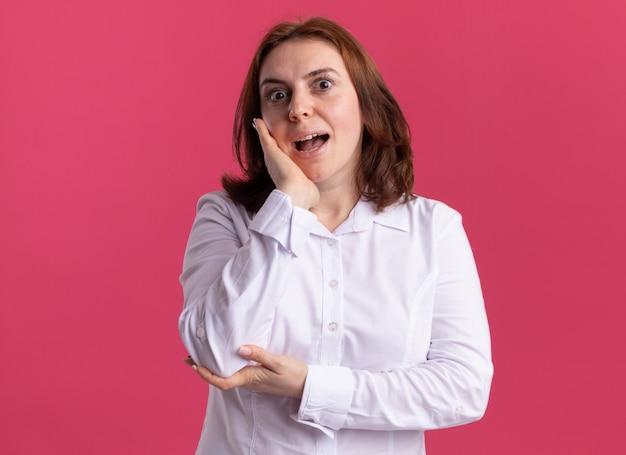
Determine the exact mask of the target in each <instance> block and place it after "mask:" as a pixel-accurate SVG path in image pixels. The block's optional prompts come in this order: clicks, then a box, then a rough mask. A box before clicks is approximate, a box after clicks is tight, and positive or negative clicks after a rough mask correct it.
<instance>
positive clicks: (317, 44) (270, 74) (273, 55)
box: [259, 39, 347, 81]
mask: <svg viewBox="0 0 626 455" xmlns="http://www.w3.org/2000/svg"><path fill="white" fill-rule="evenodd" d="M320 68H332V69H333V70H335V71H336V72H338V73H340V74H346V73H347V70H346V67H345V64H344V62H343V58H342V57H341V54H340V53H339V51H338V50H337V49H336V48H335V46H333V45H332V44H330V43H328V42H326V41H322V40H317V39H295V40H289V41H285V42H284V43H281V44H279V45H278V46H276V47H275V48H274V49H272V50H271V51H270V52H269V53H268V54H267V56H266V57H265V59H264V60H263V63H262V64H261V69H260V72H259V81H262V80H263V79H265V78H279V79H282V78H297V77H302V76H304V75H306V74H309V73H310V72H312V71H315V70H318V69H320Z"/></svg>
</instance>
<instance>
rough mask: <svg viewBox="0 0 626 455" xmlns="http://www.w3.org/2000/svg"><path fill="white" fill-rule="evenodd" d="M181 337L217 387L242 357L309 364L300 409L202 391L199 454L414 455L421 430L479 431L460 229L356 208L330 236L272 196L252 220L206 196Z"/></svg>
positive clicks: (221, 197)
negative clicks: (255, 351) (242, 351)
mask: <svg viewBox="0 0 626 455" xmlns="http://www.w3.org/2000/svg"><path fill="white" fill-rule="evenodd" d="M181 283H182V285H183V290H184V295H185V303H184V309H183V312H182V314H181V316H180V320H179V329H180V334H181V337H182V340H183V343H184V344H185V346H186V348H187V350H188V351H189V353H190V355H191V357H192V358H193V359H194V361H195V362H196V363H198V364H201V365H204V366H206V367H207V368H209V369H210V370H211V371H213V372H214V373H216V374H218V375H220V376H224V377H226V376H230V375H232V374H233V373H235V372H236V371H238V370H239V369H241V368H243V367H244V366H245V365H246V364H247V361H246V360H245V359H243V358H242V357H240V356H238V355H237V349H238V348H239V347H240V346H241V345H243V344H257V345H260V346H262V347H264V348H266V349H267V350H269V351H270V352H274V353H277V354H286V355H290V356H293V357H296V358H298V359H300V360H302V361H303V362H305V363H307V364H308V367H309V372H308V376H307V379H306V382H305V388H304V394H303V397H302V400H297V399H293V398H288V397H282V396H276V395H269V394H264V393H260V392H253V391H250V390H247V389H244V388H239V389H234V390H229V391H221V390H219V389H217V388H211V389H210V393H209V403H208V406H207V415H206V419H205V422H204V426H203V430H202V436H201V439H200V443H199V446H198V451H197V453H198V454H218V455H222V454H223V455H237V454H262V455H280V454H289V455H293V454H341V455H347V454H355V455H357V454H358V455H367V454H395V455H397V454H412V455H415V454H423V453H425V451H424V430H428V429H434V428H443V427H449V426H453V425H460V424H463V423H467V422H471V421H473V420H476V419H478V418H480V417H481V416H482V415H483V413H484V411H485V407H486V403H487V399H488V395H489V388H490V383H491V377H492V373H493V368H492V364H491V355H490V338H489V329H488V325H487V318H486V315H485V310H484V305H483V298H482V292H481V287H480V282H479V279H478V274H477V272H476V267H475V264H474V259H473V255H472V251H471V249H470V246H469V243H468V241H467V238H466V235H465V232H464V230H463V227H462V224H461V216H460V215H459V214H458V213H457V212H455V211H454V210H452V209H451V208H449V207H448V206H446V205H445V204H442V203H440V202H436V201H433V200H429V199H425V198H421V197H419V198H416V199H415V200H412V201H410V202H408V203H406V204H399V205H394V206H391V207H388V208H387V209H385V210H384V211H383V212H381V213H376V211H375V208H374V205H373V204H372V203H370V202H366V201H359V202H358V203H357V205H356V206H355V207H354V209H353V210H352V212H351V214H350V215H349V217H348V219H347V220H346V221H345V222H343V223H342V224H341V225H340V226H339V227H337V229H336V230H335V231H334V232H332V233H331V232H329V231H328V230H327V229H326V228H325V227H324V226H323V225H322V224H321V223H319V222H318V220H317V218H316V217H315V215H314V214H313V213H311V212H309V211H307V210H304V209H300V208H297V207H293V206H292V205H291V202H290V199H289V197H288V196H286V195H285V194H283V193H281V192H279V191H277V190H275V191H273V192H272V193H271V194H270V196H269V197H268V199H267V200H266V201H265V203H264V205H263V207H262V208H261V209H260V210H259V212H258V213H256V214H254V215H251V214H250V213H248V212H247V211H246V210H245V208H244V207H243V206H241V205H239V204H236V203H234V202H232V201H231V200H230V199H229V198H228V197H227V196H226V194H225V193H224V192H221V191H220V192H215V193H210V194H208V195H205V196H203V197H202V198H201V199H200V201H199V203H198V212H197V216H196V219H195V221H194V224H193V228H192V231H191V234H190V237H189V242H188V245H187V251H186V254H185V260H184V265H183V273H182V275H181Z"/></svg>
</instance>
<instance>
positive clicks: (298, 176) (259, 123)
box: [253, 118, 320, 210]
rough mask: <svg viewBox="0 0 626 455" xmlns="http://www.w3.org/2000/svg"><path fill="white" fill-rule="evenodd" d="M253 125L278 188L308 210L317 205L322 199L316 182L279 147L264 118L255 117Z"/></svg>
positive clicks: (292, 200) (292, 201)
mask: <svg viewBox="0 0 626 455" xmlns="http://www.w3.org/2000/svg"><path fill="white" fill-rule="evenodd" d="M253 126H254V128H255V129H256V131H257V133H258V135H259V139H260V141H261V147H263V154H264V157H265V165H266V166H267V170H268V171H269V174H270V177H271V178H272V180H273V181H274V184H275V185H276V188H277V189H278V190H280V191H281V192H283V193H285V194H286V195H288V196H289V197H290V198H291V203H292V204H293V205H294V206H297V207H302V208H304V209H307V210H308V209H310V208H311V207H313V206H315V205H316V204H317V203H318V202H319V199H320V193H319V190H318V189H317V186H316V185H315V183H313V182H312V181H311V180H310V179H309V178H308V177H307V176H306V175H304V172H302V170H301V169H300V168H299V167H298V165H297V164H296V163H294V162H293V161H292V160H291V158H289V157H288V156H287V154H286V153H285V152H283V151H282V150H281V149H280V147H278V144H277V143H276V141H275V140H274V138H273V137H272V135H271V134H270V132H269V130H268V129H267V126H266V125H265V122H264V121H263V120H261V119H259V118H257V119H254V122H253Z"/></svg>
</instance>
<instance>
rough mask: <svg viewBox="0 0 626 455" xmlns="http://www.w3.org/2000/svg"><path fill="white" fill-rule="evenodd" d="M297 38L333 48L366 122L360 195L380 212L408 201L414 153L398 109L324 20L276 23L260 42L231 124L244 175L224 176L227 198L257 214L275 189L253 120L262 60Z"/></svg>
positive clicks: (359, 51)
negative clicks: (318, 41)
mask: <svg viewBox="0 0 626 455" xmlns="http://www.w3.org/2000/svg"><path fill="white" fill-rule="evenodd" d="M296 39H314V40H322V41H325V42H328V43H330V44H331V45H333V46H334V47H335V48H336V49H337V50H338V51H339V53H340V54H341V56H342V58H343V61H344V64H345V65H346V69H347V70H348V73H349V75H350V77H351V78H352V83H353V84H354V87H355V89H356V92H357V96H358V99H359V105H360V108H361V115H362V118H363V123H364V128H363V141H362V144H363V146H362V152H361V156H360V166H359V172H358V174H357V176H356V185H357V189H358V191H359V192H360V194H361V196H362V197H363V198H364V199H366V200H369V201H373V202H374V203H375V204H376V209H377V210H378V211H380V210H383V209H384V208H385V207H387V206H389V205H391V204H393V203H395V202H397V201H398V200H402V202H406V201H408V200H409V199H410V198H411V197H412V196H411V194H412V190H413V152H412V150H411V141H410V133H409V127H408V124H407V122H406V119H405V118H404V115H403V114H402V111H401V109H400V106H399V105H398V103H397V101H396V100H395V98H394V97H393V95H392V94H391V92H390V91H389V88H388V87H387V84H385V81H384V80H383V78H382V76H381V75H380V73H379V71H378V69H377V68H376V64H375V63H374V61H373V60H372V58H371V57H370V55H369V54H368V53H367V51H366V50H365V48H364V47H363V46H362V45H361V44H360V43H359V42H358V41H357V40H356V38H354V37H353V36H352V35H351V34H350V33H349V32H348V31H347V30H346V29H344V28H343V27H341V26H340V25H338V24H337V23H335V22H333V21H331V20H328V19H325V18H322V17H313V18H310V19H308V20H306V21H304V22H301V23H290V22H286V23H281V24H278V25H276V26H274V27H273V28H271V29H270V30H269V31H268V32H267V34H266V35H265V37H264V38H263V40H262V41H261V44H260V45H259V47H258V49H257V51H256V54H255V56H254V59H253V60H252V63H251V65H250V68H249V70H248V74H247V76H246V79H245V82H244V85H243V89H242V90H241V94H240V96H239V102H238V104H237V110H236V112H235V121H234V125H233V150H234V153H235V156H236V158H237V162H238V163H239V166H240V168H241V170H242V172H243V176H242V177H237V176H233V175H228V174H225V175H223V176H222V186H223V187H224V189H225V190H226V191H227V193H228V195H229V196H230V197H231V198H232V199H233V200H234V201H236V202H239V203H241V204H243V205H244V206H245V207H246V208H247V209H248V210H249V211H251V212H257V211H258V210H259V209H260V208H261V206H262V205H263V203H264V202H265V199H266V198H267V196H268V195H269V193H270V192H271V191H272V190H273V189H274V188H275V185H274V182H273V181H272V179H271V178H270V176H269V173H268V171H267V168H266V167H265V162H264V159H263V149H262V148H261V144H260V142H259V138H258V135H257V133H256V131H255V130H254V129H253V128H252V120H253V119H254V118H258V117H261V107H260V106H261V95H260V92H259V72H260V69H261V65H262V63H263V61H264V59H265V57H267V55H268V54H269V53H270V51H272V49H274V48H276V47H277V46H278V45H280V44H281V43H283V42H285V41H289V40H296Z"/></svg>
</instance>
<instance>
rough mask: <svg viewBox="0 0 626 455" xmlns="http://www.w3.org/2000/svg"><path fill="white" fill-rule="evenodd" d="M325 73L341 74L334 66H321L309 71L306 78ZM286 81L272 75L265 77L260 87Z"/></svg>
mask: <svg viewBox="0 0 626 455" xmlns="http://www.w3.org/2000/svg"><path fill="white" fill-rule="evenodd" d="M324 73H334V74H336V75H339V73H338V72H337V71H336V70H334V69H333V68H330V67H329V68H320V69H318V70H313V71H311V72H310V73H307V74H306V75H305V76H304V79H311V78H314V77H315V76H319V75H320V74H324ZM284 83H285V81H283V80H281V79H275V78H272V77H267V78H265V79H263V80H262V81H261V83H260V84H259V87H263V86H264V85H265V84H284Z"/></svg>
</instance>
